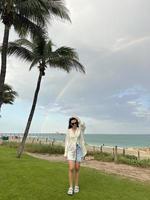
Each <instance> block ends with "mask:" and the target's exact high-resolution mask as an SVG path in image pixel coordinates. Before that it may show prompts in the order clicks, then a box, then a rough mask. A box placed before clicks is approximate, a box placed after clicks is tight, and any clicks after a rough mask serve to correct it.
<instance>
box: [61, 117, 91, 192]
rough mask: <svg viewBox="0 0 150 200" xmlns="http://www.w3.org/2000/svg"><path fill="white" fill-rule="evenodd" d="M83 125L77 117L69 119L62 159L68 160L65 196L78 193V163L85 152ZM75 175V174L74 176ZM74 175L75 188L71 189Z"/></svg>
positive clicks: (82, 158)
mask: <svg viewBox="0 0 150 200" xmlns="http://www.w3.org/2000/svg"><path fill="white" fill-rule="evenodd" d="M85 128H86V127H85V124H84V123H81V120H80V119H79V118H78V117H71V118H70V119H69V126H68V131H67V134H66V137H65V153H64V157H65V158H66V159H67V160H68V167H69V169H68V170H69V171H68V175H69V189H68V192H67V194H69V195H73V193H78V192H79V185H78V182H79V169H80V162H81V161H82V160H84V158H85V155H86V153H87V150H86V148H85V141H84V136H83V135H84V130H85ZM74 173H75V174H74ZM74 175H75V180H74V181H75V186H74V188H73V177H74Z"/></svg>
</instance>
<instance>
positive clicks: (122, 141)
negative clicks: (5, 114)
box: [7, 133, 150, 147]
mask: <svg viewBox="0 0 150 200" xmlns="http://www.w3.org/2000/svg"><path fill="white" fill-rule="evenodd" d="M7 135H8V134H7ZM9 135H13V134H9ZM15 135H22V134H15ZM29 136H32V137H38V138H43V139H44V138H45V139H46V138H47V139H48V140H56V141H64V140H65V134H44V133H43V134H42V133H40V134H29ZM84 138H85V142H86V143H87V144H89V145H95V146H100V145H102V144H104V145H105V146H116V145H117V146H118V147H150V134H85V135H84Z"/></svg>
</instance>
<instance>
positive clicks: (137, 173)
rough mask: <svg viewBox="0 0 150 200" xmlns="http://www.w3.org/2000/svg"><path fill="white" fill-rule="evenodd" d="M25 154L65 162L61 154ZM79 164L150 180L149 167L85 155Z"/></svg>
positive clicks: (145, 180) (135, 178)
mask: <svg viewBox="0 0 150 200" xmlns="http://www.w3.org/2000/svg"><path fill="white" fill-rule="evenodd" d="M27 154H28V155H30V156H33V157H36V158H40V159H44V160H49V161H55V162H67V161H66V160H65V158H64V157H63V155H47V154H44V155H43V154H37V153H27ZM81 166H85V167H90V168H93V169H97V170H100V171H104V172H106V173H109V174H118V175H121V176H123V177H128V178H130V179H134V180H139V181H142V182H150V169H145V168H139V167H133V166H129V165H124V164H115V163H112V162H101V161H96V160H94V159H93V158H92V157H86V159H85V160H84V161H83V162H82V163H81Z"/></svg>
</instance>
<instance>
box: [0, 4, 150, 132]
mask: <svg viewBox="0 0 150 200" xmlns="http://www.w3.org/2000/svg"><path fill="white" fill-rule="evenodd" d="M65 3H66V7H67V8H68V9H69V12H70V17H71V21H72V23H69V22H66V21H63V20H60V19H56V18H55V19H52V20H51V21H50V23H49V25H48V35H49V38H50V39H52V41H53V43H54V44H55V45H56V46H55V48H59V47H61V46H69V47H72V48H74V49H75V50H76V51H77V52H78V55H79V59H80V62H81V63H82V64H83V65H84V66H85V70H86V74H81V73H79V72H76V71H75V70H73V71H72V72H71V73H69V74H67V73H66V72H64V71H61V70H58V69H52V68H51V69H47V71H46V76H45V77H44V78H43V80H42V84H41V90H40V93H39V98H38V103H37V107H36V111H35V114H34V117H33V121H32V125H31V128H30V132H34V133H52V132H66V130H67V127H68V120H69V118H70V117H71V116H74V115H76V116H78V117H80V119H81V120H82V121H84V122H85V124H86V132H85V133H87V134H88V133H98V134H102V133H103V134H108V133H109V134H115V133H117V134H149V133H150V25H149V24H150V12H149V9H150V1H149V0H121V1H120V0H93V1H87V0H82V1H81V0H66V1H65ZM0 31H1V34H0V41H2V37H3V31H4V27H3V25H2V23H1V24H0ZM17 38H18V36H17V35H16V33H15V32H14V30H13V28H12V29H11V33H10V41H13V40H15V39H17ZM37 79H38V70H37V68H36V67H35V68H33V69H32V70H31V71H29V63H25V62H24V61H23V60H20V59H19V58H17V57H15V56H11V57H9V58H8V66H7V76H6V83H8V84H10V85H11V86H13V88H14V89H15V90H16V91H17V92H18V94H19V97H17V99H16V101H15V103H14V105H13V106H12V105H4V106H3V108H2V112H1V115H2V117H1V118H0V133H4V132H5V133H6V132H14V133H20V132H23V131H24V129H25V126H26V122H27V118H28V115H29V112H30V109H31V105H32V100H33V95H34V91H35V88H36V83H37Z"/></svg>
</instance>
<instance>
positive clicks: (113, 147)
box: [112, 147, 115, 157]
mask: <svg viewBox="0 0 150 200" xmlns="http://www.w3.org/2000/svg"><path fill="white" fill-rule="evenodd" d="M112 150H113V152H112V153H113V156H114V157H115V148H114V147H113V149H112Z"/></svg>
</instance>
